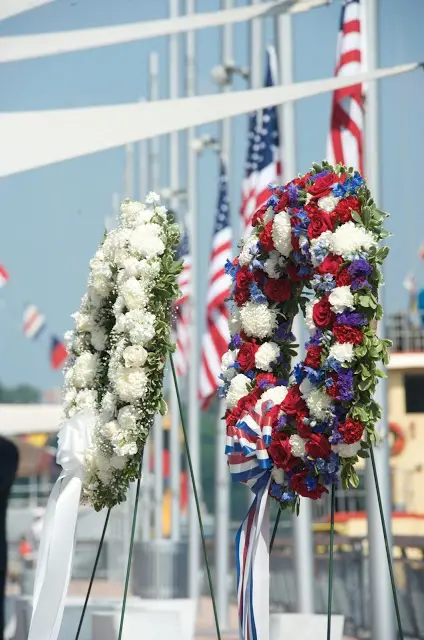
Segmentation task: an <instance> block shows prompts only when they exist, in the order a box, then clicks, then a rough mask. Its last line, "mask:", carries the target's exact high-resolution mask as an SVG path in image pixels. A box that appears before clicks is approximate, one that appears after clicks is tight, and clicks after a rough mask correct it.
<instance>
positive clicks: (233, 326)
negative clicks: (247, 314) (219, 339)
mask: <svg viewBox="0 0 424 640" xmlns="http://www.w3.org/2000/svg"><path fill="white" fill-rule="evenodd" d="M228 328H229V329H230V334H231V335H232V336H233V335H234V334H235V333H240V331H241V316H240V311H239V308H238V307H234V309H233V312H232V314H231V316H230V319H229V321H228Z"/></svg>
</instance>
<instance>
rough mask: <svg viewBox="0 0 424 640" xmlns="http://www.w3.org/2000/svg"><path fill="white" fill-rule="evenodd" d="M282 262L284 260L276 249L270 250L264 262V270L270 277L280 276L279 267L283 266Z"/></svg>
mask: <svg viewBox="0 0 424 640" xmlns="http://www.w3.org/2000/svg"><path fill="white" fill-rule="evenodd" d="M284 263H285V260H284V258H283V257H282V256H281V254H280V253H278V251H270V253H269V256H268V259H267V260H265V263H264V271H265V273H266V274H267V275H268V276H269V277H270V278H280V276H281V267H283V266H284ZM279 267H280V268H279Z"/></svg>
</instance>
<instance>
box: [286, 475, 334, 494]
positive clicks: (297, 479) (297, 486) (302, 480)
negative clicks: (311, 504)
mask: <svg viewBox="0 0 424 640" xmlns="http://www.w3.org/2000/svg"><path fill="white" fill-rule="evenodd" d="M307 476H308V472H307V471H301V472H300V473H295V475H294V476H293V477H292V479H291V486H292V489H293V490H294V491H296V493H298V494H299V495H300V496H303V497H304V498H311V500H318V498H320V497H321V496H322V494H323V493H328V491H327V489H326V488H325V487H324V486H323V485H322V484H318V485H317V486H316V487H315V488H314V489H308V487H307V484H306V478H307Z"/></svg>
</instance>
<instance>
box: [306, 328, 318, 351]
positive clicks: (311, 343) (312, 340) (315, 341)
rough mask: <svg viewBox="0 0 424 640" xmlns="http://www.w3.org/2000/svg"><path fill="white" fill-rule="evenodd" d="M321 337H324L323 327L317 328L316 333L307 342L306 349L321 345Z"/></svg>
mask: <svg viewBox="0 0 424 640" xmlns="http://www.w3.org/2000/svg"><path fill="white" fill-rule="evenodd" d="M321 339H322V329H317V330H316V331H315V333H314V334H312V336H311V337H310V338H309V342H307V343H306V344H305V349H307V348H308V346H311V347H319V346H320V345H321Z"/></svg>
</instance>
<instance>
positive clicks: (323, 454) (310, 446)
mask: <svg viewBox="0 0 424 640" xmlns="http://www.w3.org/2000/svg"><path fill="white" fill-rule="evenodd" d="M305 451H306V453H307V454H308V456H310V457H311V458H315V459H316V458H328V456H329V455H330V452H331V446H330V443H329V442H328V439H327V438H326V436H324V435H323V434H322V433H313V434H312V435H311V437H310V439H309V440H308V442H307V443H306V445H305Z"/></svg>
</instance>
